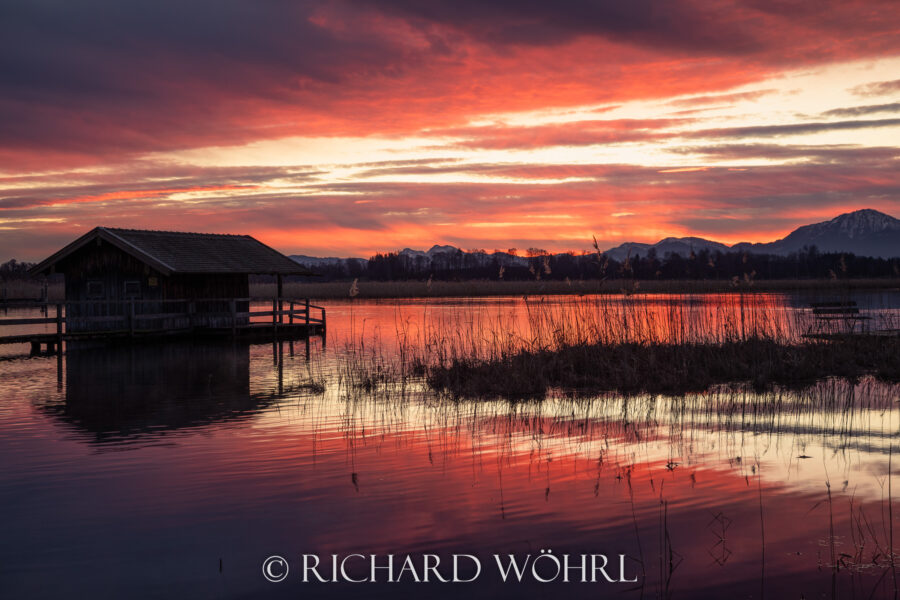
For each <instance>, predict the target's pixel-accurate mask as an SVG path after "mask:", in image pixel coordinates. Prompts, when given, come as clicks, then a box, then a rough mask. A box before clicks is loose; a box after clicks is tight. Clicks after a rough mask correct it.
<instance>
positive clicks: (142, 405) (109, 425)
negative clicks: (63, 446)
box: [43, 342, 272, 443]
mask: <svg viewBox="0 0 900 600" xmlns="http://www.w3.org/2000/svg"><path fill="white" fill-rule="evenodd" d="M73 346H74V347H73ZM63 368H64V372H65V399H64V401H62V402H50V403H47V404H45V405H44V406H43V409H44V410H46V411H47V412H48V413H49V414H52V415H53V416H54V417H56V418H58V419H61V420H62V421H65V422H67V423H70V424H72V425H75V426H76V427H77V428H78V429H79V430H80V431H83V432H85V433H87V434H90V439H91V440H92V441H95V442H100V443H108V442H117V441H127V440H131V441H135V440H140V439H145V438H147V437H151V436H164V435H166V434H167V433H169V432H171V431H173V430H178V429H186V428H192V427H203V426H207V425H210V424H212V423H216V422H223V421H232V420H244V419H247V418H249V417H251V416H252V415H254V414H256V413H258V412H259V411H261V410H263V409H264V408H265V407H266V406H268V404H269V403H271V401H272V397H271V396H268V395H261V394H251V393H250V351H249V346H248V345H246V344H222V343H200V342H196V343H157V344H145V345H122V346H103V345H100V346H95V347H78V346H76V345H70V347H69V348H68V349H67V352H66V354H65V357H64V367H63Z"/></svg>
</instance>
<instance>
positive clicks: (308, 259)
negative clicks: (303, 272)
mask: <svg viewBox="0 0 900 600" xmlns="http://www.w3.org/2000/svg"><path fill="white" fill-rule="evenodd" d="M289 258H290V259H292V260H293V261H294V262H297V263H300V264H301V265H303V266H304V267H306V268H307V269H310V270H312V271H313V272H321V271H324V270H329V271H334V272H335V273H338V274H341V275H351V274H354V273H358V272H362V271H365V269H366V267H367V266H368V265H369V260H368V259H366V258H338V257H336V256H327V257H319V256H305V255H303V254H293V255H291V256H290V257H289Z"/></svg>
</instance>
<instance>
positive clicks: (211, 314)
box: [0, 298, 326, 355]
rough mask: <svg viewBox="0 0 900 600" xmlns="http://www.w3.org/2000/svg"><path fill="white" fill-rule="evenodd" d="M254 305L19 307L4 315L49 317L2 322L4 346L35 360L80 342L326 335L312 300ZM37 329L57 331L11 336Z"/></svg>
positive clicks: (238, 301) (233, 301)
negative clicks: (19, 347)
mask: <svg viewBox="0 0 900 600" xmlns="http://www.w3.org/2000/svg"><path fill="white" fill-rule="evenodd" d="M253 302H254V301H253V300H252V299H250V298H228V299H223V298H215V299H208V300H203V299H201V300H147V301H142V300H130V301H125V302H66V303H58V304H51V303H43V302H31V303H16V304H15V305H9V306H0V309H3V308H5V309H7V310H9V309H12V310H15V309H34V308H39V309H40V310H41V313H42V314H43V315H45V316H42V317H30V316H29V317H23V318H15V317H9V318H3V317H0V344H29V345H30V346H31V354H32V355H40V354H55V353H58V352H60V351H61V350H62V345H63V342H70V341H77V340H95V341H113V340H120V341H121V340H124V341H127V340H138V339H147V338H153V337H170V338H171V337H186V338H201V337H206V338H209V337H219V338H235V339H243V340H247V341H277V340H296V339H303V338H308V337H311V336H324V335H325V327H326V319H325V308H324V307H322V306H316V305H314V304H310V302H309V299H308V298H302V299H297V298H280V299H275V300H270V301H266V302H271V303H272V309H271V310H251V309H250V307H251V303H253ZM259 302H260V301H256V303H257V304H258V303H259ZM261 318H264V319H261ZM33 325H52V326H53V327H52V329H53V330H52V331H36V332H19V333H13V332H11V329H12V328H13V327H17V328H22V327H28V326H33ZM70 326H74V327H70ZM5 332H10V333H9V334H8V335H4V333H5Z"/></svg>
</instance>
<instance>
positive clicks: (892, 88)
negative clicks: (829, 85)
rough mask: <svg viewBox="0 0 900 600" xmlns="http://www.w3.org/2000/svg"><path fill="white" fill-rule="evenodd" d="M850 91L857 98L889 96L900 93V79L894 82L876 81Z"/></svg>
mask: <svg viewBox="0 0 900 600" xmlns="http://www.w3.org/2000/svg"><path fill="white" fill-rule="evenodd" d="M850 91H851V92H852V93H854V94H856V95H857V96H887V95H888V94H893V93H896V92H900V79H894V80H893V81H876V82H875V83H866V84H863V85H858V86H856V87H854V88H851V89H850Z"/></svg>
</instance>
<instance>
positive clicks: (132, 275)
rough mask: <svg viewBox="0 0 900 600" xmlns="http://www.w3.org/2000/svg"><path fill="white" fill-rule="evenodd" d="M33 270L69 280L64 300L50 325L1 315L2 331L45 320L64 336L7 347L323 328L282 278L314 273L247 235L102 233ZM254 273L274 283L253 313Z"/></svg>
mask: <svg viewBox="0 0 900 600" xmlns="http://www.w3.org/2000/svg"><path fill="white" fill-rule="evenodd" d="M30 272H31V273H32V274H34V275H42V274H43V275H52V274H56V273H61V274H63V276H64V279H65V301H64V302H62V303H60V304H57V305H56V314H55V315H54V316H51V315H50V309H49V308H48V310H47V316H46V318H45V319H0V325H36V324H39V323H38V321H40V322H41V323H44V324H47V323H52V324H55V325H56V332H54V333H52V334H48V333H43V334H31V335H29V334H21V335H16V336H3V335H2V334H3V332H2V331H0V343H3V342H7V343H15V342H20V343H21V342H26V343H27V342H29V341H30V342H31V344H32V350H33V351H34V349H35V345H36V344H37V350H38V351H40V349H41V348H40V345H41V344H42V343H46V344H47V349H48V350H50V351H52V350H53V349H54V348H53V347H54V345H58V344H59V343H61V342H62V340H63V339H66V340H73V339H103V338H134V337H144V336H159V335H189V336H201V335H202V336H215V335H222V336H234V337H254V338H263V339H265V338H268V339H288V338H301V337H306V336H309V335H321V334H324V331H325V309H324V308H322V307H320V306H314V305H311V304H310V303H309V300H308V299H305V298H303V299H297V298H285V297H284V294H283V280H284V277H287V276H311V275H313V273H312V272H310V271H309V270H308V269H306V268H305V267H303V266H302V265H300V264H298V263H296V262H295V261H293V260H291V259H290V258H288V257H287V256H285V255H283V254H281V253H280V252H278V251H276V250H274V249H273V248H270V247H269V246H266V245H265V244H263V243H262V242H260V241H258V240H256V239H254V238H253V237H251V236H248V235H223V234H209V233H183V232H173V231H148V230H138V229H116V228H110V227H96V228H94V229H92V230H91V231H89V232H88V233H86V234H84V235H83V236H81V237H80V238H78V239H77V240H75V241H73V242H72V243H70V244H69V245H67V246H66V247H64V248H62V249H61V250H59V251H58V252H56V253H55V254H53V255H52V256H50V257H48V258H47V259H45V260H44V261H42V262H40V263H38V264H37V265H35V266H34V267H33V268H32V269H31V271H30ZM251 275H269V276H273V277H274V279H275V281H276V283H277V288H276V290H277V292H276V297H275V298H274V299H272V300H271V309H270V308H269V305H268V304H266V305H265V306H264V307H263V308H264V310H251V298H250V276H251ZM253 304H256V305H257V308H259V306H258V303H255V302H254V303H253ZM50 306H52V305H50ZM311 311H315V314H312V313H311ZM18 338H22V339H18Z"/></svg>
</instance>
